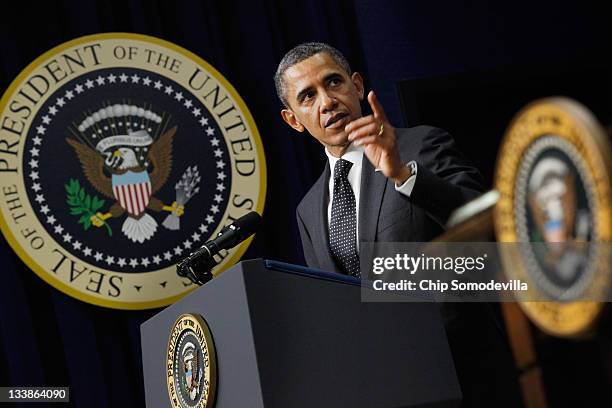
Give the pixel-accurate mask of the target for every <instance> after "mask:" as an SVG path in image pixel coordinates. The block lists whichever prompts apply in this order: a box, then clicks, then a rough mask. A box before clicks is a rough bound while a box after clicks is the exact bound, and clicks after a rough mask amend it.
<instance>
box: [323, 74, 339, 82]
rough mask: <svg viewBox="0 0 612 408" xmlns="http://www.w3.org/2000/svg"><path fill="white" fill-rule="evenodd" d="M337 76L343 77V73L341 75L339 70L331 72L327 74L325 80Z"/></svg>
mask: <svg viewBox="0 0 612 408" xmlns="http://www.w3.org/2000/svg"><path fill="white" fill-rule="evenodd" d="M336 78H342V75H340V73H339V72H332V73H330V74H327V75H325V82H327V81H329V80H331V79H336Z"/></svg>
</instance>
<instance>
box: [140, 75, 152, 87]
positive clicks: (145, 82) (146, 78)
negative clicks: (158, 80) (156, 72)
mask: <svg viewBox="0 0 612 408" xmlns="http://www.w3.org/2000/svg"><path fill="white" fill-rule="evenodd" d="M142 83H143V84H144V85H146V86H149V84H150V83H151V78H149V77H145V79H143V80H142Z"/></svg>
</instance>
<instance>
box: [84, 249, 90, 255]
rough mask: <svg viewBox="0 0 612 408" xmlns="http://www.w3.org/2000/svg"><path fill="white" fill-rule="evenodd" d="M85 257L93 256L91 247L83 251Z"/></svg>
mask: <svg viewBox="0 0 612 408" xmlns="http://www.w3.org/2000/svg"><path fill="white" fill-rule="evenodd" d="M83 255H85V256H90V255H91V248H90V247H85V249H84V250H83Z"/></svg>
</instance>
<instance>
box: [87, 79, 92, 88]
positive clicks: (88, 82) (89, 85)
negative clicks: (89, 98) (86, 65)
mask: <svg viewBox="0 0 612 408" xmlns="http://www.w3.org/2000/svg"><path fill="white" fill-rule="evenodd" d="M85 86H86V87H87V89H91V88H93V87H94V82H93V81H92V80H91V79H88V80H87V81H86V82H85Z"/></svg>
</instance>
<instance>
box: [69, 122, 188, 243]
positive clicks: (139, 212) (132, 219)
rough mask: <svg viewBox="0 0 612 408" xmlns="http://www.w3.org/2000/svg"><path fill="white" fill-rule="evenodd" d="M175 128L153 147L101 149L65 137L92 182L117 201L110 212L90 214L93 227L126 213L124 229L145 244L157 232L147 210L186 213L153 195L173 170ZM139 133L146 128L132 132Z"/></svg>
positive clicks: (126, 233)
mask: <svg viewBox="0 0 612 408" xmlns="http://www.w3.org/2000/svg"><path fill="white" fill-rule="evenodd" d="M176 129H177V127H176V126H175V127H173V128H171V129H169V130H168V131H166V132H165V133H164V134H162V135H161V136H160V137H159V138H158V139H157V140H156V141H155V142H153V141H152V140H151V142H152V144H150V147H148V146H139V147H135V146H134V145H129V143H128V144H123V145H113V146H109V147H108V148H105V149H103V150H102V149H100V148H96V149H94V148H92V147H90V146H88V145H87V144H85V143H81V142H79V141H77V140H75V139H72V138H66V142H67V143H68V144H69V145H70V146H72V148H73V149H74V151H75V152H76V154H77V156H78V158H79V162H80V163H81V168H82V170H83V173H84V174H85V177H86V178H87V180H88V181H89V183H91V185H92V186H93V187H94V188H95V189H96V190H97V191H98V192H100V193H101V194H103V195H105V196H106V197H108V198H111V199H113V200H114V201H115V202H114V203H113V205H111V206H110V208H109V209H108V211H107V212H105V213H101V212H98V213H96V214H95V215H93V216H92V217H91V222H92V224H93V225H94V226H96V227H101V226H102V225H104V223H105V222H106V220H107V219H108V218H111V217H112V218H117V217H121V216H123V215H124V214H125V213H127V217H126V218H125V221H124V222H123V226H122V227H121V230H122V231H123V233H124V234H125V236H126V237H127V238H129V239H130V240H132V241H133V242H138V243H143V242H145V241H146V240H148V239H150V238H151V237H152V236H153V235H154V234H155V232H156V231H157V221H155V219H154V218H153V217H151V216H150V215H149V214H148V213H147V211H148V210H151V211H155V212H160V211H169V212H173V213H174V214H176V215H178V216H181V215H182V214H183V213H184V208H183V206H178V205H177V203H176V202H173V203H172V204H171V205H169V206H168V205H165V204H164V203H163V202H162V201H161V200H160V199H158V198H156V197H155V196H154V194H155V193H157V192H158V191H159V190H160V189H161V188H162V187H163V186H164V184H165V183H166V181H167V180H168V177H169V176H170V172H171V170H172V141H173V138H174V136H175V134H176ZM139 132H144V131H137V132H134V133H132V134H131V135H136V133H139ZM145 133H146V132H145ZM146 136H148V134H147V135H146ZM149 138H150V137H149ZM143 153H144V156H143ZM145 157H146V159H145ZM143 159H144V160H143ZM151 167H152V171H151V172H149V169H150V168H151ZM109 175H110V176H109Z"/></svg>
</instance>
